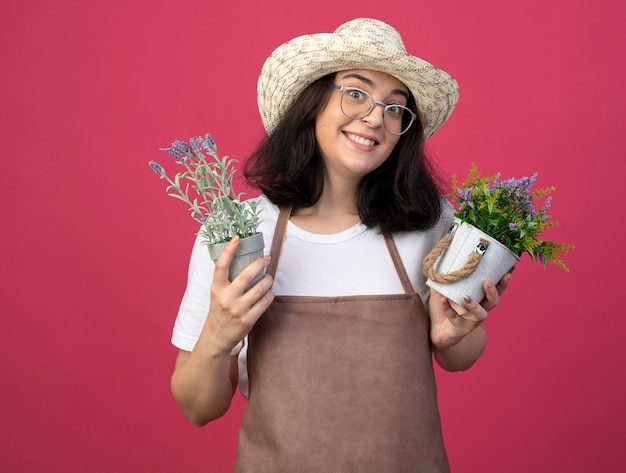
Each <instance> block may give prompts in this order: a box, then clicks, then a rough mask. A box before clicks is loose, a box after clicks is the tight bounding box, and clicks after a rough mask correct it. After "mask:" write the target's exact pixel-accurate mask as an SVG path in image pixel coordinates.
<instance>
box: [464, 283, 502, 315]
mask: <svg viewBox="0 0 626 473" xmlns="http://www.w3.org/2000/svg"><path fill="white" fill-rule="evenodd" d="M486 285H487V283H485V286H486ZM491 286H492V290H493V292H494V293H495V294H496V297H497V292H496V290H495V287H493V284H491ZM485 292H486V291H485ZM463 306H464V307H465V308H466V309H467V310H468V311H469V313H468V314H465V318H466V319H467V318H468V316H469V318H473V319H474V320H475V321H476V322H478V323H480V322H482V321H483V320H485V319H486V318H487V310H486V309H485V308H484V306H483V305H481V304H479V303H478V302H477V301H476V300H475V299H474V298H473V297H472V296H469V295H467V296H464V297H463Z"/></svg>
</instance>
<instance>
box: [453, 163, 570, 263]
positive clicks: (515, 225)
mask: <svg viewBox="0 0 626 473" xmlns="http://www.w3.org/2000/svg"><path fill="white" fill-rule="evenodd" d="M538 176H539V174H538V173H534V174H533V175H532V176H530V177H522V178H521V179H515V178H511V179H505V180H501V179H500V174H496V175H495V176H491V177H487V178H482V177H480V174H479V172H478V169H477V167H476V164H472V167H471V169H470V174H469V177H468V179H467V180H466V181H465V182H464V183H463V184H462V185H459V184H458V183H457V180H456V176H455V177H454V179H453V183H452V189H453V193H452V194H450V195H449V197H450V198H451V199H452V200H453V203H454V204H455V206H456V212H455V215H456V216H457V217H458V218H460V219H461V220H462V221H463V222H467V223H470V224H471V225H473V226H475V227H476V228H478V229H480V230H482V231H484V232H485V233H487V234H489V235H491V236H492V237H493V238H495V239H496V240H498V241H499V242H500V243H502V244H503V245H505V246H506V247H507V248H508V249H510V250H511V251H512V252H513V253H515V254H516V255H517V256H521V254H522V253H524V252H526V253H528V254H529V255H530V256H531V257H532V258H533V259H535V260H537V261H540V262H541V263H543V264H544V265H546V264H547V263H548V262H550V261H551V262H554V263H555V264H557V265H558V266H560V267H561V268H563V269H564V270H566V271H567V267H566V266H565V264H563V262H562V261H561V258H560V256H559V255H560V254H565V253H567V251H568V250H569V249H571V248H573V246H571V245H565V244H561V243H555V242H553V241H552V240H550V241H544V240H541V239H539V235H540V234H541V233H542V232H543V231H544V230H545V229H546V228H548V227H551V226H555V225H556V223H555V222H549V220H550V216H549V215H547V211H548V209H549V208H550V205H551V203H552V197H551V196H547V195H548V194H549V193H551V192H552V191H554V187H550V188H546V189H540V190H533V189H532V188H533V186H534V185H535V184H536V182H537V178H538ZM545 196H547V198H546V200H545V203H544V204H543V206H542V207H541V208H540V209H539V211H537V210H536V208H535V201H536V200H537V199H539V198H541V197H545Z"/></svg>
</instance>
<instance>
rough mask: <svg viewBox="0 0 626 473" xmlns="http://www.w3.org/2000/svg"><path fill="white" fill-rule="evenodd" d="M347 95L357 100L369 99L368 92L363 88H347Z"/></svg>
mask: <svg viewBox="0 0 626 473" xmlns="http://www.w3.org/2000/svg"><path fill="white" fill-rule="evenodd" d="M345 90H346V95H347V96H348V97H350V98H351V99H352V100H354V101H355V102H364V101H366V100H367V93H366V92H364V91H362V90H361V89H353V88H350V87H348V88H346V89H345Z"/></svg>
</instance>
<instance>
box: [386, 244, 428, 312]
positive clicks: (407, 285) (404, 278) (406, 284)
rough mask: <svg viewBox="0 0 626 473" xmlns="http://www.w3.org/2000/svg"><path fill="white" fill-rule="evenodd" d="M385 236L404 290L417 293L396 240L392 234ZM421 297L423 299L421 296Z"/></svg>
mask: <svg viewBox="0 0 626 473" xmlns="http://www.w3.org/2000/svg"><path fill="white" fill-rule="evenodd" d="M383 236H384V237H385V243H386V244H387V248H388V249H389V254H390V255H391V259H392V260H393V264H394V266H395V267H396V272H397V273H398V277H399V278H400V282H401V283H402V287H403V288H404V292H406V293H407V294H409V295H415V290H414V289H413V286H411V280H410V279H409V275H408V274H407V272H406V269H405V268H404V264H402V259H401V258H400V253H398V248H397V247H396V242H395V241H393V237H392V236H391V235H387V234H385V235H383ZM419 299H420V300H421V298H419Z"/></svg>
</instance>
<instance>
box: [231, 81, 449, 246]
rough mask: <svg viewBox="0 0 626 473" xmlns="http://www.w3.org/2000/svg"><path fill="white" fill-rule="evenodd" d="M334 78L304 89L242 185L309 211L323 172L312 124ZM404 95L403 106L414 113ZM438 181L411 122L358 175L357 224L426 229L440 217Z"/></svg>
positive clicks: (252, 158) (252, 162) (265, 142)
mask: <svg viewBox="0 0 626 473" xmlns="http://www.w3.org/2000/svg"><path fill="white" fill-rule="evenodd" d="M334 77H335V75H334V74H330V75H328V76H325V77H322V78H321V79H318V80H317V81H315V82H313V83H312V84H311V85H309V86H308V87H307V88H306V89H305V90H304V91H303V92H302V93H301V94H300V96H299V98H298V99H297V100H295V101H294V102H293V104H292V105H291V106H290V107H289V109H288V110H287V111H286V112H285V114H284V116H283V118H282V119H281V120H280V122H279V123H278V125H277V127H276V128H275V130H274V132H273V133H272V134H271V135H269V136H266V137H265V139H263V140H262V141H261V143H260V144H259V146H258V148H257V149H256V150H255V151H254V152H253V154H252V155H251V156H250V158H249V159H248V160H247V161H246V163H245V164H244V166H243V171H244V175H245V177H246V179H247V180H248V184H249V185H251V186H252V187H256V188H258V189H260V190H261V191H262V192H263V193H264V194H265V195H266V196H267V197H268V198H269V199H270V201H272V203H274V204H275V205H277V206H279V207H286V206H292V207H293V208H294V209H298V208H306V207H310V206H311V205H313V204H315V203H316V202H317V201H318V199H319V198H320V196H321V194H322V190H323V188H324V168H323V161H322V157H321V154H320V151H319V147H318V145H317V140H316V138H315V121H316V118H317V115H318V114H319V112H320V111H321V110H323V108H324V107H325V106H326V104H327V103H328V98H329V94H330V93H331V89H330V87H329V84H331V83H332V80H333V79H334ZM409 95H410V97H409V101H408V104H407V106H408V107H409V108H411V109H412V110H416V109H417V107H416V105H415V99H414V98H413V96H412V94H409ZM442 183H443V179H441V177H440V176H439V173H438V171H437V170H436V169H435V167H434V165H433V163H432V162H431V160H430V159H429V158H428V156H427V154H426V152H425V147H424V140H423V128H422V123H421V121H420V120H419V118H417V119H416V120H415V122H414V123H413V125H412V126H411V128H410V129H409V130H408V131H407V132H406V133H404V134H403V135H401V136H400V139H399V140H398V143H397V144H396V146H395V147H394V149H393V151H392V152H391V154H390V155H389V157H388V158H387V160H386V161H385V162H384V163H383V164H382V165H381V166H379V167H378V168H377V169H375V170H373V171H372V172H370V173H369V174H367V175H366V176H364V177H363V179H362V181H361V183H360V186H359V192H358V200H357V208H358V212H359V216H360V218H361V221H362V222H363V224H365V225H366V226H367V227H368V228H375V227H379V228H380V229H381V231H382V232H383V233H386V234H391V233H396V232H402V231H410V230H426V229H428V228H431V227H432V226H433V225H435V224H436V223H437V221H438V220H439V217H440V215H441V194H442V192H441V189H442Z"/></svg>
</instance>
